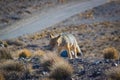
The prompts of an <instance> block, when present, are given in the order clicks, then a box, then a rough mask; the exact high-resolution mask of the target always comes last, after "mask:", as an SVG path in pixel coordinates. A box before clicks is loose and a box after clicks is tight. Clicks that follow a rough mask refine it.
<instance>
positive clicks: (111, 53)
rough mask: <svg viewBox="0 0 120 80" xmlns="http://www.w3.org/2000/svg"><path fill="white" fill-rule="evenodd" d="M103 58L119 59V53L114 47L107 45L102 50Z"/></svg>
mask: <svg viewBox="0 0 120 80" xmlns="http://www.w3.org/2000/svg"><path fill="white" fill-rule="evenodd" d="M103 53H104V58H105V59H115V60H118V59H119V53H118V51H117V50H116V49H115V48H114V47H109V48H106V49H104V50H103Z"/></svg>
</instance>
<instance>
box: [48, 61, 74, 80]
mask: <svg viewBox="0 0 120 80" xmlns="http://www.w3.org/2000/svg"><path fill="white" fill-rule="evenodd" d="M72 73H73V67H72V66H71V65H70V64H69V63H68V62H66V61H61V62H58V63H55V64H53V66H52V68H51V72H50V78H53V79H55V80H69V79H70V78H71V76H72Z"/></svg>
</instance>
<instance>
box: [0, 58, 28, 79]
mask: <svg viewBox="0 0 120 80" xmlns="http://www.w3.org/2000/svg"><path fill="white" fill-rule="evenodd" d="M0 73H2V74H3V75H4V77H5V80H20V79H21V80H22V78H23V77H24V76H25V74H26V73H27V70H26V69H25V67H24V65H23V64H22V63H20V62H17V61H12V60H9V61H6V62H4V63H2V64H0Z"/></svg>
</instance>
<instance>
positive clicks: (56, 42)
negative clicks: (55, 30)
mask: <svg viewBox="0 0 120 80" xmlns="http://www.w3.org/2000/svg"><path fill="white" fill-rule="evenodd" d="M60 43H61V35H58V36H57V37H56V36H54V35H53V34H50V43H49V45H50V49H51V50H53V48H54V47H55V46H59V45H60Z"/></svg>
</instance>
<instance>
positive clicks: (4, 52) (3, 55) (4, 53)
mask: <svg viewBox="0 0 120 80" xmlns="http://www.w3.org/2000/svg"><path fill="white" fill-rule="evenodd" d="M3 59H12V56H11V51H10V50H9V49H7V48H0V60H3Z"/></svg>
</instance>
